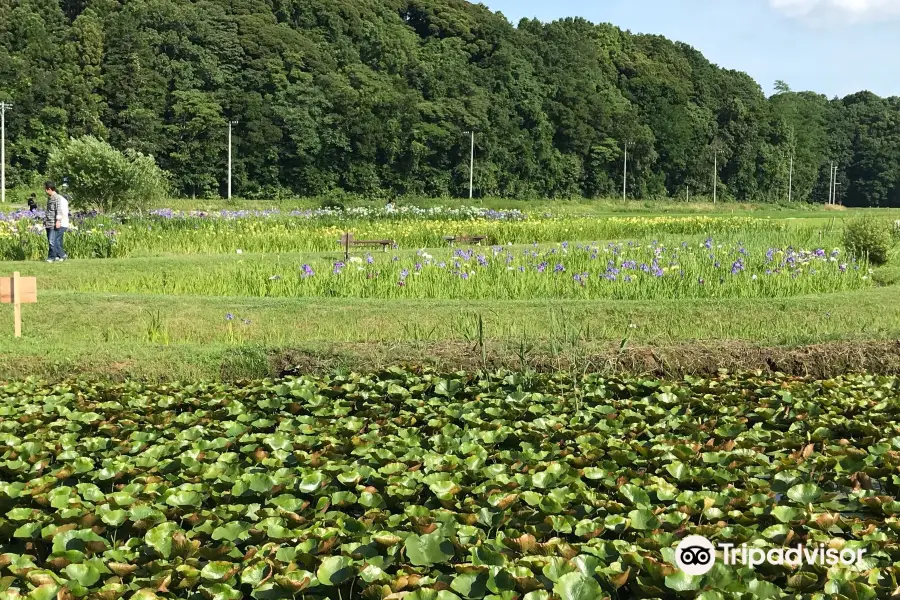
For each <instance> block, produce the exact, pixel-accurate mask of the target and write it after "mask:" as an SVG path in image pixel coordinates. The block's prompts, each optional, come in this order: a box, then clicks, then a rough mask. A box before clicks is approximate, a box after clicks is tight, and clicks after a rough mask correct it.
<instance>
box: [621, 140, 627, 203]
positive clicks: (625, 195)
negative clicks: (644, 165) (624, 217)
mask: <svg viewBox="0 0 900 600" xmlns="http://www.w3.org/2000/svg"><path fill="white" fill-rule="evenodd" d="M627 183H628V142H625V169H624V170H623V171H622V200H623V201H625V202H627V201H628V196H627V192H626V184H627Z"/></svg>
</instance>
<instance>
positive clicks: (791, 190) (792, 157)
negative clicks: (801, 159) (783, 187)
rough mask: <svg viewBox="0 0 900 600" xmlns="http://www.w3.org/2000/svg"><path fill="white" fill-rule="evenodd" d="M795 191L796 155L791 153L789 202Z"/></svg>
mask: <svg viewBox="0 0 900 600" xmlns="http://www.w3.org/2000/svg"><path fill="white" fill-rule="evenodd" d="M793 191H794V153H793V152H792V153H791V168H790V171H788V202H790V201H791V193H792V192H793Z"/></svg>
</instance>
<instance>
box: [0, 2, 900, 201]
mask: <svg viewBox="0 0 900 600" xmlns="http://www.w3.org/2000/svg"><path fill="white" fill-rule="evenodd" d="M778 89H779V91H778V93H777V94H775V95H774V96H772V97H771V98H768V99H767V98H766V96H765V94H764V93H763V92H762V89H761V88H760V85H759V84H758V83H757V82H755V81H754V80H753V79H752V78H750V77H749V76H748V75H746V74H744V73H740V72H737V71H731V70H727V69H723V68H719V67H717V66H715V65H713V64H711V63H710V62H709V61H707V60H706V59H705V58H704V57H703V55H702V54H700V53H699V52H698V51H696V50H694V49H693V48H691V47H690V46H687V45H685V44H681V43H677V42H672V41H670V40H667V39H665V38H662V37H659V36H650V35H633V34H631V33H628V32H625V31H622V30H620V29H618V28H616V27H615V26H613V25H603V24H600V25H597V24H592V23H590V22H588V21H586V20H583V19H565V20H561V21H556V22H553V23H549V24H545V23H541V22H538V21H533V20H523V21H521V22H520V23H518V25H517V26H514V25H513V24H511V23H509V22H508V21H507V19H506V18H505V17H504V16H503V15H501V14H499V13H495V12H492V11H490V10H489V9H487V8H485V7H484V6H480V5H474V4H470V3H468V2H464V1H462V0H4V1H3V2H0V100H6V101H11V102H12V103H13V105H14V106H13V109H12V110H11V111H10V112H8V113H7V136H8V146H7V154H8V158H9V161H10V162H11V165H12V166H11V167H10V168H9V169H8V177H9V179H10V182H11V183H12V184H14V185H15V184H25V183H27V182H30V181H32V180H33V179H34V178H35V177H37V176H38V174H39V173H40V172H41V171H42V169H43V167H44V166H45V164H46V161H47V157H48V154H49V152H50V150H51V149H52V148H53V147H54V146H56V145H58V144H60V143H61V142H63V141H64V140H65V139H66V138H67V137H69V136H81V135H86V134H91V135H95V136H97V137H100V138H103V139H106V140H108V141H109V142H110V143H112V144H113V145H115V146H116V147H119V148H129V147H130V148H134V149H137V150H140V151H142V152H145V153H150V154H152V155H153V156H154V157H155V158H156V159H157V161H158V163H159V164H160V166H162V167H163V168H165V169H166V170H168V171H170V172H171V174H172V176H173V184H174V187H175V190H174V191H175V192H176V193H179V194H184V195H197V196H202V195H217V194H219V193H221V192H222V191H223V190H224V183H225V169H224V167H225V156H226V139H227V122H228V121H237V122H238V123H237V124H236V125H235V126H234V134H233V135H234V189H235V193H237V194H239V195H242V196H245V197H263V196H267V197H272V196H284V195H288V194H290V195H296V194H300V195H320V194H326V193H328V192H329V191H332V190H345V191H347V192H352V193H358V194H365V195H386V194H403V195H406V194H409V195H427V196H466V195H467V194H468V191H467V190H468V183H469V176H468V167H469V150H470V148H469V144H470V138H469V136H468V135H466V134H465V133H464V132H466V131H474V132H475V153H476V168H475V188H476V194H477V195H483V196H508V197H521V198H527V197H559V198H562V197H572V196H586V197H595V196H615V195H619V194H621V189H622V170H623V152H624V150H625V145H626V144H627V146H628V155H629V168H628V173H629V176H628V182H627V186H628V194H629V195H630V196H632V197H640V198H648V199H652V198H657V197H666V196H669V197H681V198H685V197H687V196H688V195H689V194H690V195H691V196H699V195H707V196H710V195H712V186H713V181H714V177H713V173H714V168H713V165H714V156H717V157H718V159H717V161H716V164H717V165H718V188H717V193H718V195H719V197H720V198H724V197H730V198H734V199H738V200H754V201H778V200H785V199H786V198H787V196H788V180H789V165H790V159H791V156H793V158H794V172H793V184H792V185H793V188H792V196H793V198H794V199H795V200H811V201H816V202H824V201H825V200H826V199H827V196H828V189H829V185H828V181H829V170H830V164H831V162H832V161H834V162H835V163H836V164H837V165H838V168H839V171H838V181H839V182H840V184H841V185H840V186H839V188H838V189H839V193H840V198H841V200H842V201H843V202H844V203H845V204H848V205H871V206H900V98H896V97H894V98H886V99H885V98H880V97H878V96H875V95H873V94H871V93H868V92H860V93H858V94H854V95H851V96H848V97H846V98H843V99H829V98H826V97H824V96H821V95H818V94H815V93H811V92H794V91H791V90H790V89H789V88H788V86H787V85H786V84H779V87H778Z"/></svg>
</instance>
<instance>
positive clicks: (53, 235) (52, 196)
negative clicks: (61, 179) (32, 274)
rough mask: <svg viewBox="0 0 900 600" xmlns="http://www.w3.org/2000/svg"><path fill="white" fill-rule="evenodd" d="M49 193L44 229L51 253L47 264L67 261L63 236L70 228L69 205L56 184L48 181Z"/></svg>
mask: <svg viewBox="0 0 900 600" xmlns="http://www.w3.org/2000/svg"><path fill="white" fill-rule="evenodd" d="M44 191H45V192H46V193H47V209H46V212H45V213H44V229H46V230H47V242H48V245H49V251H48V253H47V262H58V261H62V260H65V258H66V256H65V254H64V253H63V244H62V240H63V234H64V233H65V231H66V228H67V227H68V226H69V203H68V201H67V200H66V199H65V198H63V197H62V196H61V195H60V194H59V193H58V192H57V191H56V184H55V183H53V182H52V181H48V182H47V183H45V184H44Z"/></svg>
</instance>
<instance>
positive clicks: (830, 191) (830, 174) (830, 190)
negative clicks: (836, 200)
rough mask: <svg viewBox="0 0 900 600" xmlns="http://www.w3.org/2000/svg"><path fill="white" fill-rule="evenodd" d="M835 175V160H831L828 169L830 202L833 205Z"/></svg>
mask: <svg viewBox="0 0 900 600" xmlns="http://www.w3.org/2000/svg"><path fill="white" fill-rule="evenodd" d="M833 177H834V161H831V168H830V169H828V204H829V205H831V203H832V202H831V193H832V192H833V191H834V190H833V189H832V185H831V183H832V178H833Z"/></svg>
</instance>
